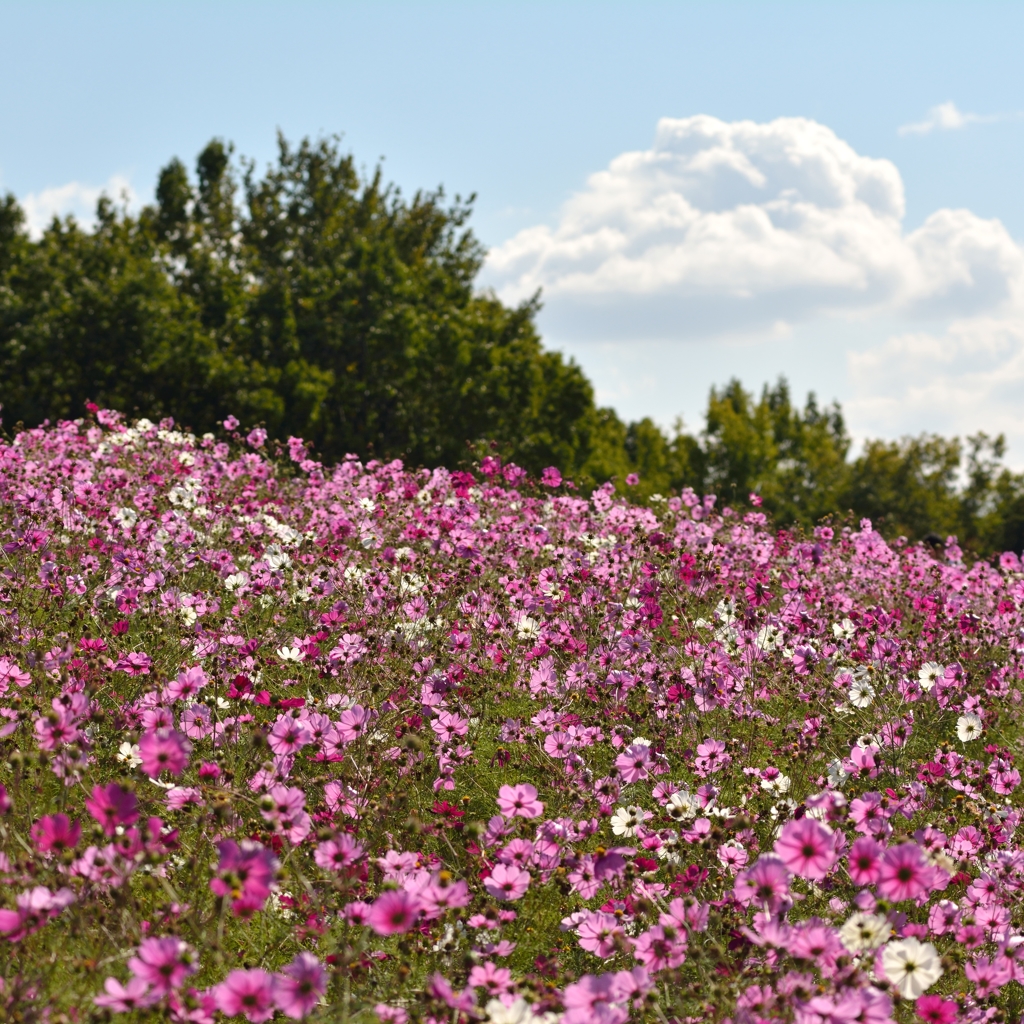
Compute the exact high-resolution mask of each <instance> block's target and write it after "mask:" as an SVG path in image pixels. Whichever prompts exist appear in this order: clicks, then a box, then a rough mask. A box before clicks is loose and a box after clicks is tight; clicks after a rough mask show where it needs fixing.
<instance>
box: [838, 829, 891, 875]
mask: <svg viewBox="0 0 1024 1024" xmlns="http://www.w3.org/2000/svg"><path fill="white" fill-rule="evenodd" d="M884 850H885V847H884V846H883V845H882V844H881V843H880V842H878V840H876V839H872V838H871V837H870V836H861V837H860V838H859V839H857V840H856V841H855V842H854V844H853V846H851V847H850V854H849V857H848V859H847V862H846V864H847V870H848V871H849V872H850V880H851V881H852V882H853V884H854V885H874V884H875V882H877V881H878V873H879V871H880V869H881V867H882V853H883V851H884Z"/></svg>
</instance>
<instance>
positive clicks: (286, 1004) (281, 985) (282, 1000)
mask: <svg viewBox="0 0 1024 1024" xmlns="http://www.w3.org/2000/svg"><path fill="white" fill-rule="evenodd" d="M326 992H327V971H326V970H325V969H324V966H323V964H321V963H320V961H319V960H317V958H316V957H315V956H313V954H312V953H299V954H298V955H297V956H296V957H295V959H294V960H292V962H291V963H290V964H288V966H287V967H285V968H283V969H282V970H281V973H280V974H278V975H277V977H276V978H275V979H274V1002H275V1003H276V1005H277V1008H278V1009H279V1010H280V1011H281V1012H282V1013H283V1014H284V1015H285V1016H286V1017H291V1018H292V1019H293V1020H301V1019H302V1018H303V1017H305V1016H306V1015H307V1014H308V1013H310V1012H311V1011H312V1009H313V1007H315V1006H316V1004H317V1003H318V1002H320V1000H321V998H322V997H323V996H324V994H325V993H326Z"/></svg>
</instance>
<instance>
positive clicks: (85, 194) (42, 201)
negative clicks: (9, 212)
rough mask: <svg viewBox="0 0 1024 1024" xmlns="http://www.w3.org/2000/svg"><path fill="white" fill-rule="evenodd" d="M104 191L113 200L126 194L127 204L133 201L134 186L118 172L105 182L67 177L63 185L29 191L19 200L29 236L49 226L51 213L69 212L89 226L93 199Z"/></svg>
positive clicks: (94, 219) (134, 197) (93, 216)
mask: <svg viewBox="0 0 1024 1024" xmlns="http://www.w3.org/2000/svg"><path fill="white" fill-rule="evenodd" d="M104 194H105V195H107V196H109V197H110V198H111V199H113V200H114V201H115V202H120V201H121V198H122V197H123V196H127V198H128V204H129V205H130V206H131V205H134V204H135V202H136V199H137V197H136V195H135V190H134V189H133V188H132V186H131V183H130V182H129V181H128V179H127V178H123V177H121V176H120V175H116V174H115V175H114V176H113V177H111V178H110V179H109V180H108V181H107V183H106V184H105V185H86V184H83V183H82V182H80V181H70V182H68V183H67V184H65V185H57V186H54V187H52V188H45V189H42V190H40V191H39V192H30V193H29V194H28V195H26V196H23V197H22V198H21V199H20V200H19V202H20V204H21V208H22V210H24V211H25V221H26V224H27V226H28V231H29V234H30V235H31V236H32V237H33V238H39V236H40V235H42V233H43V232H44V231H45V230H46V229H47V228H48V227H49V226H50V224H51V223H52V222H53V218H54V217H65V216H67V215H68V214H71V215H72V216H73V217H74V218H75V220H77V221H78V223H79V224H81V225H82V226H83V227H86V228H91V227H92V226H93V225H94V224H95V222H96V203H97V201H98V200H99V198H100V196H101V195H104Z"/></svg>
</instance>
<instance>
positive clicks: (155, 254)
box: [0, 138, 1024, 552]
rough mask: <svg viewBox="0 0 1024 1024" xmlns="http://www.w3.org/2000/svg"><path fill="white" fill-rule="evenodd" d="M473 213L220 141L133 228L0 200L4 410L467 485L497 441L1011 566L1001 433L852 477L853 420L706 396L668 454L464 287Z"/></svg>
mask: <svg viewBox="0 0 1024 1024" xmlns="http://www.w3.org/2000/svg"><path fill="white" fill-rule="evenodd" d="M472 201H473V200H472V197H470V198H469V199H468V200H465V201H463V200H462V199H460V198H459V197H458V196H456V197H455V199H454V200H453V201H451V202H447V200H446V197H445V195H444V192H443V191H442V190H441V189H438V190H437V191H434V192H418V193H416V194H415V195H414V196H412V198H411V199H406V198H405V197H403V196H402V194H401V193H400V192H399V191H398V190H397V189H395V188H394V187H392V186H391V185H388V184H387V183H385V182H384V181H383V179H382V175H381V172H380V170H379V168H378V169H377V170H376V171H375V172H374V173H373V174H372V175H370V176H369V177H363V176H361V175H360V174H359V173H358V171H357V170H356V166H355V163H354V160H353V158H352V156H351V155H347V154H344V153H342V152H340V150H339V148H338V145H337V143H336V142H335V141H333V140H320V141H317V142H311V141H309V140H304V141H303V142H302V143H301V144H299V145H298V146H297V147H292V146H290V145H289V144H288V143H287V142H286V141H285V140H284V139H283V138H282V139H280V140H279V150H278V158H277V161H276V163H275V165H274V166H272V167H271V168H269V169H268V170H267V171H266V173H265V174H263V175H262V176H259V175H258V174H257V173H256V168H255V166H254V165H253V164H252V163H249V162H245V161H241V162H236V161H234V160H233V159H232V150H231V147H230V146H229V145H226V144H224V143H223V142H221V141H220V140H216V139H215V140H213V141H212V142H210V143H209V145H207V146H206V148H205V149H204V150H203V151H202V153H200V154H199V157H198V158H197V160H196V166H195V174H194V175H193V176H190V175H189V173H188V170H187V169H186V167H185V166H184V164H182V163H181V162H180V161H179V160H172V161H171V162H170V163H169V164H168V165H167V166H166V167H165V168H164V169H163V171H162V172H161V173H160V176H159V180H158V182H157V188H156V201H155V203H154V205H152V206H147V207H145V208H143V209H142V210H141V211H140V212H139V213H138V214H137V215H133V214H131V213H129V212H128V210H127V209H126V208H122V207H119V206H117V205H116V203H115V202H113V201H111V200H110V199H109V198H104V199H102V200H101V201H100V203H99V206H98V209H97V224H96V227H95V228H94V229H93V230H90V231H87V230H83V229H82V228H81V227H80V226H79V225H77V224H76V223H75V222H74V221H73V220H72V219H70V218H68V219H65V220H63V221H61V220H54V221H53V223H52V224H51V225H50V227H49V228H48V229H47V230H46V231H45V232H44V233H43V235H42V237H41V238H40V239H38V240H32V239H30V238H29V237H28V235H27V233H26V232H25V229H24V219H23V216H22V212H21V210H20V209H19V207H18V205H17V202H16V201H15V199H14V197H13V196H7V197H6V198H5V199H4V200H3V201H2V202H0V402H2V403H3V418H4V421H5V423H6V424H7V427H8V428H10V427H12V426H14V425H15V424H16V423H19V422H23V423H25V424H27V425H34V424H37V423H40V422H42V421H43V420H44V419H50V420H55V419H58V418H75V417H77V416H80V415H81V414H82V413H83V411H84V407H85V402H86V401H87V400H91V401H94V402H96V403H98V404H99V405H102V406H110V407H113V408H118V409H121V410H123V411H125V412H127V413H129V414H138V415H146V416H149V417H151V418H161V417H165V416H173V417H174V418H175V419H176V420H177V421H178V422H179V423H182V424H184V425H188V426H190V427H191V428H192V429H194V430H197V431H200V432H202V431H207V430H211V429H213V428H214V427H215V426H216V424H217V423H218V422H219V421H220V420H222V419H223V418H224V417H225V416H227V415H228V414H229V413H231V414H234V415H236V416H238V417H239V418H240V419H241V420H242V421H243V422H245V423H250V424H256V423H262V424H263V425H264V426H265V427H266V428H267V429H268V430H269V431H270V432H271V434H274V435H277V436H279V437H284V436H287V435H290V434H295V435H299V436H302V437H304V438H306V439H307V440H309V441H311V442H312V443H313V445H314V447H315V448H316V450H317V451H318V452H319V453H320V454H321V456H322V457H323V458H325V459H327V460H332V459H337V458H339V457H341V456H343V455H344V454H345V453H347V452H356V453H358V454H360V455H362V456H376V457H380V458H393V457H402V458H404V459H406V460H407V461H408V462H410V463H412V464H418V465H428V466H430V465H442V464H443V465H448V466H455V465H458V464H460V463H462V462H464V461H466V460H467V459H469V458H473V457H474V456H478V455H479V454H481V453H482V452H483V451H484V450H485V449H490V446H491V445H492V444H495V445H496V446H497V449H498V451H499V452H500V454H501V455H502V456H503V457H504V458H506V459H512V460H515V461H517V462H519V463H520V464H522V465H524V466H525V467H527V468H528V469H530V470H532V471H533V472H539V471H540V469H542V468H543V467H544V466H548V465H556V466H558V467H559V468H560V469H561V470H562V472H563V473H565V474H566V475H567V476H569V477H570V478H573V479H575V480H576V481H577V482H579V483H580V484H581V485H588V484H590V483H593V482H600V481H603V480H605V479H609V478H615V479H616V480H617V481H618V482H619V486H620V489H622V488H623V487H624V483H623V482H624V480H625V478H626V476H627V475H628V474H630V473H637V474H638V475H639V477H640V483H639V484H637V485H635V486H633V487H627V488H626V490H627V491H628V493H630V494H631V495H632V496H633V497H634V498H635V499H636V500H648V499H650V497H651V496H652V495H654V494H656V493H661V494H664V495H667V494H669V493H670V492H672V491H675V492H678V491H679V489H680V488H681V487H685V486H691V487H693V488H694V489H695V490H697V491H704V492H707V491H714V492H715V493H717V494H719V495H720V497H721V501H722V502H723V503H725V502H733V503H736V502H745V501H746V500H747V497H748V495H749V494H751V493H757V494H759V495H760V496H761V498H762V500H763V505H764V508H765V509H766V511H769V512H771V513H772V514H773V515H774V517H775V518H776V520H777V521H778V522H779V523H780V525H787V524H794V523H799V524H802V525H803V526H805V527H808V526H812V525H814V524H815V523H817V522H819V521H820V520H821V519H822V518H823V517H825V516H828V515H831V514H838V515H839V516H843V515H846V514H852V515H853V516H855V517H858V518H859V517H861V516H868V517H870V518H872V519H873V520H874V521H876V523H878V524H879V526H880V528H882V529H883V530H885V531H886V532H887V533H889V534H890V535H893V536H896V535H900V534H902V535H905V536H907V537H910V538H912V539H918V538H922V537H925V536H927V535H929V534H934V535H936V536H937V537H939V538H941V539H944V538H945V536H946V535H947V534H954V533H955V534H957V535H958V536H959V537H960V539H961V542H962V543H964V544H966V545H968V546H969V547H971V548H973V549H974V550H976V551H978V552H989V551H993V550H1003V549H1013V550H1016V551H1020V550H1021V548H1022V547H1024V477H1022V476H1021V475H1020V474H1014V473H1012V472H1010V471H1009V470H1008V469H1006V467H1005V466H1004V465H1003V463H1002V459H1003V454H1004V443H1003V440H1002V438H1001V437H999V438H994V439H993V438H989V437H987V436H985V435H984V434H979V435H977V436H976V437H973V438H969V439H967V441H966V442H961V441H960V440H959V439H957V438H953V439H947V438H942V437H938V436H931V435H924V436H921V437H917V438H904V439H903V440H901V441H891V442H890V441H869V442H868V443H867V444H866V445H865V446H864V448H863V451H862V453H861V454H860V455H858V456H857V457H856V458H854V459H852V460H851V459H850V457H849V456H850V449H851V443H850V438H849V436H848V435H847V433H846V428H845V424H844V422H843V417H842V413H841V410H840V409H839V408H838V406H836V405H832V406H828V407H825V408H822V407H819V405H818V403H817V401H816V400H815V397H814V396H813V395H810V396H808V399H807V401H806V403H805V405H804V407H803V408H802V409H800V408H799V407H797V406H796V405H794V404H793V401H792V399H791V396H790V392H789V388H788V386H787V384H786V382H785V381H784V380H780V381H779V382H777V383H776V384H775V385H773V386H766V387H765V388H764V389H763V391H762V393H761V396H760V398H755V396H754V395H753V394H752V393H750V392H747V391H746V390H745V389H744V388H743V386H742V385H741V384H740V383H739V381H736V380H734V381H731V382H729V383H728V384H727V385H726V386H725V387H724V388H722V389H720V390H719V389H718V388H713V389H712V390H711V393H710V396H709V398H708V407H707V413H706V426H705V428H704V430H703V431H701V432H700V433H699V434H696V435H695V434H692V433H688V432H687V431H686V430H685V429H684V426H683V424H682V423H681V422H677V423H676V425H675V426H674V428H673V429H672V430H671V431H670V432H668V433H666V432H665V431H663V430H662V429H661V428H660V427H659V426H658V425H657V424H655V423H654V422H653V421H651V420H650V419H643V420H641V421H639V422H635V423H629V424H627V423H623V422H622V421H621V420H620V419H619V417H618V416H617V415H616V414H615V412H614V411H613V410H611V409H607V408H600V407H598V405H597V404H596V402H595V399H594V391H593V388H592V386H591V384H590V382H589V381H588V380H587V378H586V377H585V376H584V374H583V372H582V370H581V369H580V367H579V366H578V365H576V363H574V362H573V361H572V360H566V359H565V358H563V357H562V356H561V355H560V354H558V353H556V352H549V351H545V350H544V348H543V347H542V344H541V340H540V336H539V334H538V332H537V329H536V324H535V319H536V314H537V310H538V308H539V300H538V298H534V299H533V300H531V301H529V302H526V303H524V304H522V305H520V306H518V307H508V306H505V305H504V304H502V303H501V302H499V301H498V300H497V299H496V298H495V297H494V296H493V295H489V294H484V293H481V292H479V291H478V290H476V289H475V288H474V281H475V279H476V277H477V274H478V272H479V270H480V267H481V265H482V262H483V259H484V255H485V253H484V249H483V247H482V246H481V245H480V243H479V242H478V241H477V239H476V238H475V237H474V236H473V233H472V231H471V230H470V229H469V227H468V226H467V225H468V220H469V217H470V214H471V211H472Z"/></svg>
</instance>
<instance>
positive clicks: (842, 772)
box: [828, 757, 850, 786]
mask: <svg viewBox="0 0 1024 1024" xmlns="http://www.w3.org/2000/svg"><path fill="white" fill-rule="evenodd" d="M828 778H829V782H831V783H832V785H833V786H843V785H845V784H846V781H847V780H848V779H849V778H850V773H849V772H848V771H847V770H846V769H845V768H844V767H843V762H842V759H841V758H838V757H837V758H835V759H834V760H832V761H830V762H829V765H828Z"/></svg>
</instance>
